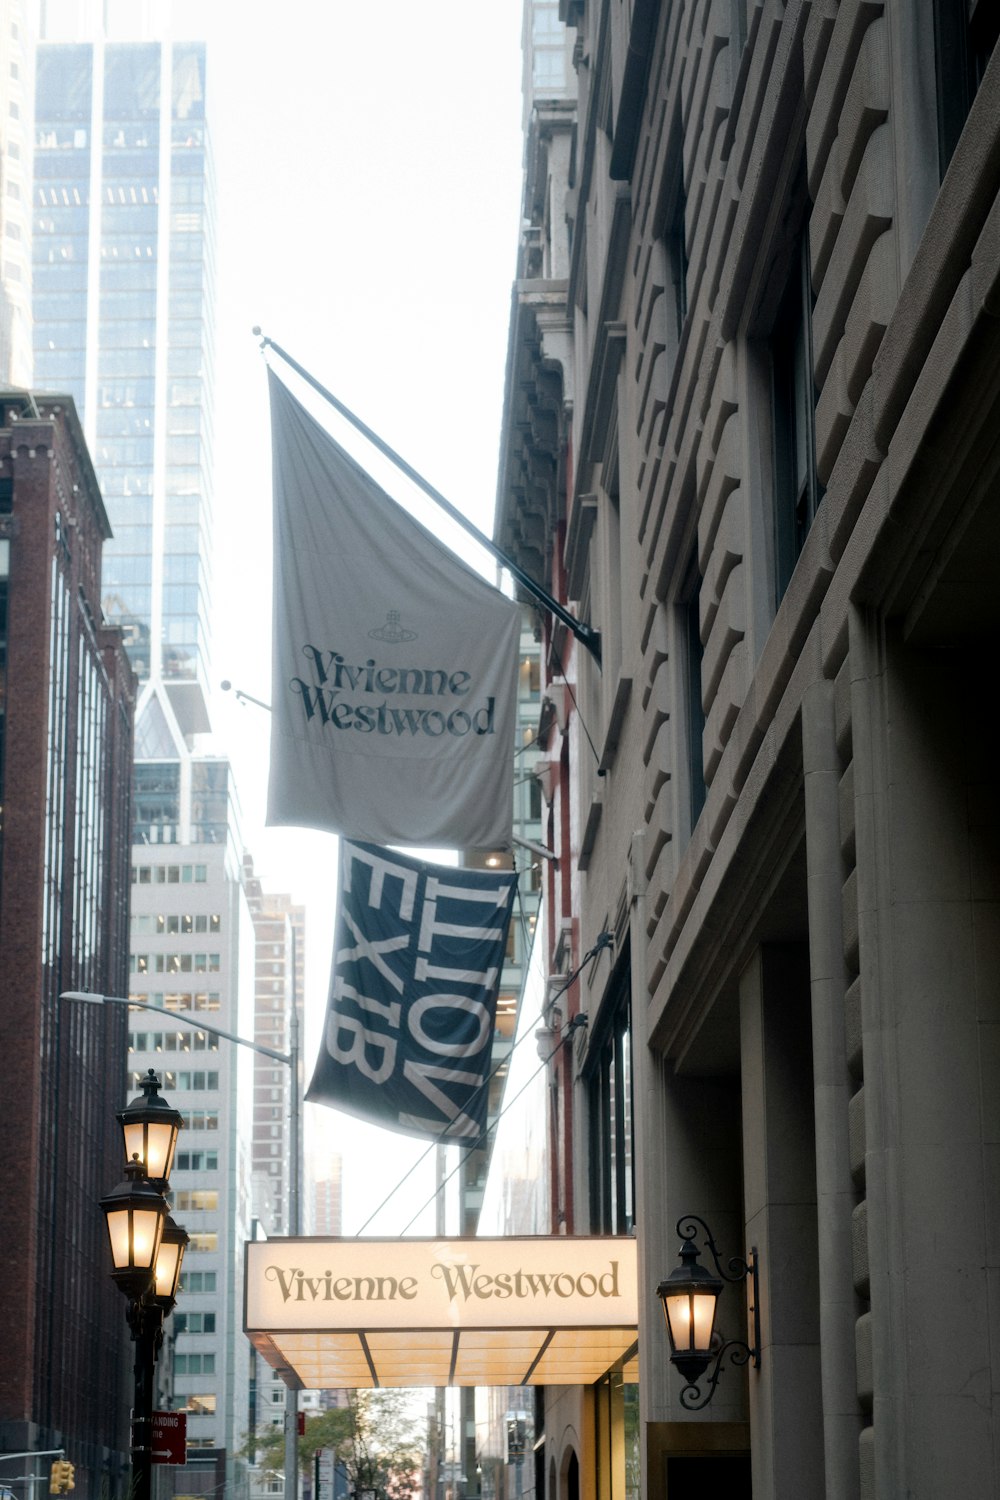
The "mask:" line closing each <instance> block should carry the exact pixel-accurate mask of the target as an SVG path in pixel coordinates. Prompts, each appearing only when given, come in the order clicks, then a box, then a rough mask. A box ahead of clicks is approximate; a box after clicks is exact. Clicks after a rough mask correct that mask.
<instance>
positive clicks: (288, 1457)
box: [59, 990, 302, 1500]
mask: <svg viewBox="0 0 1000 1500" xmlns="http://www.w3.org/2000/svg"><path fill="white" fill-rule="evenodd" d="M59 998H60V1000H84V1001H88V1002H89V1003H90V1004H96V1005H103V1004H109V1005H127V1006H129V1007H130V1008H131V1009H133V1010H152V1011H155V1012H156V1014H157V1015H158V1016H166V1015H168V1014H169V1017H170V1020H171V1023H173V1022H174V1021H181V1022H183V1024H184V1025H185V1026H191V1027H193V1028H194V1029H195V1030H196V1031H208V1032H211V1034H212V1035H213V1036H221V1037H224V1038H225V1040H226V1041H227V1042H235V1043H236V1044H237V1045H238V1046H240V1047H249V1048H250V1050H251V1052H259V1053H260V1054H261V1055H262V1056H263V1057H271V1058H273V1059H274V1060H275V1062H280V1063H284V1064H285V1065H286V1067H290V1068H291V1070H292V1086H291V1091H290V1104H291V1119H290V1121H289V1132H288V1138H289V1154H290V1155H291V1182H290V1184H289V1192H288V1220H289V1228H290V1231H291V1233H292V1234H293V1235H298V1234H300V1233H301V1227H300V1225H301V1211H300V1202H301V1193H300V1175H301V1166H302V1164H301V1161H300V1157H301V1154H302V1147H301V1131H300V1113H301V1101H300V1099H299V1087H300V1084H299V1057H300V1045H299V1016H298V1011H297V1010H296V1007H295V1002H294V999H293V1001H292V1015H291V1020H290V1022H289V1028H288V1036H289V1050H288V1051H287V1052H279V1051H278V1050H277V1049H276V1048H275V1047H265V1046H264V1045H263V1043H262V1042H252V1041H250V1039H249V1037H245V1036H237V1035H236V1033H235V1032H232V1031H223V1029H222V1027H221V1026H210V1025H209V1024H208V1022H207V1021H202V1020H201V1019H200V1018H196V1017H194V1016H187V1015H185V1014H184V1013H183V1011H170V1012H165V1011H164V1010H163V1008H162V1007H161V1006H159V1005H150V1004H149V1002H148V1001H146V1000H133V999H132V998H131V997H130V996H128V995H100V994H97V993H96V992H95V991H90V990H64V991H63V992H62V994H61V995H60V996H59ZM287 1389H288V1396H287V1398H286V1400H285V1500H297V1497H298V1469H299V1428H298V1418H299V1413H298V1404H299V1403H298V1390H297V1389H294V1388H293V1387H291V1386H289V1387H288V1388H287ZM131 1500H150V1497H149V1490H148V1487H147V1490H146V1493H145V1495H144V1496H140V1497H131Z"/></svg>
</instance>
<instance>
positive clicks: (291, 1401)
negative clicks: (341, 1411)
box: [285, 992, 302, 1500]
mask: <svg viewBox="0 0 1000 1500" xmlns="http://www.w3.org/2000/svg"><path fill="white" fill-rule="evenodd" d="M288 1053H289V1064H290V1067H291V1070H292V1086H291V1089H290V1090H289V1104H290V1108H291V1119H290V1120H289V1130H288V1144H289V1155H290V1157H291V1161H290V1163H289V1166H290V1168H291V1172H290V1178H291V1180H290V1182H289V1185H288V1228H289V1232H290V1233H291V1234H292V1235H298V1234H301V1233H302V1223H301V1206H300V1198H299V1165H300V1163H299V1155H300V1150H301V1148H300V1145H299V1140H300V1136H299V1108H300V1105H299V1015H298V1010H297V1008H296V1005H295V996H294V992H293V995H292V1014H291V1018H290V1020H289V1025H288ZM298 1492H299V1392H298V1388H297V1387H296V1386H289V1387H288V1394H287V1396H286V1397H285V1500H298Z"/></svg>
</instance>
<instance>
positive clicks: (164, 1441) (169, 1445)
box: [153, 1411, 187, 1464]
mask: <svg viewBox="0 0 1000 1500" xmlns="http://www.w3.org/2000/svg"><path fill="white" fill-rule="evenodd" d="M153 1462H154V1464H183V1463H187V1412H186V1411H154V1413H153Z"/></svg>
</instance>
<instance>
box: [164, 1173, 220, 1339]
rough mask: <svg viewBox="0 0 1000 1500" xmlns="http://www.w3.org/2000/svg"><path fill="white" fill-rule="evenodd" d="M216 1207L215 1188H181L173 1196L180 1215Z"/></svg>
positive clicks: (216, 1196) (217, 1198) (210, 1210)
mask: <svg viewBox="0 0 1000 1500" xmlns="http://www.w3.org/2000/svg"><path fill="white" fill-rule="evenodd" d="M218 1206H219V1194H218V1190H217V1189H216V1188H182V1189H181V1191H180V1192H177V1193H175V1194H174V1207H175V1208H176V1209H177V1210H178V1212H180V1213H195V1212H202V1211H208V1212H212V1211H214V1210H215V1209H217V1208H218ZM175 1326H176V1325H175Z"/></svg>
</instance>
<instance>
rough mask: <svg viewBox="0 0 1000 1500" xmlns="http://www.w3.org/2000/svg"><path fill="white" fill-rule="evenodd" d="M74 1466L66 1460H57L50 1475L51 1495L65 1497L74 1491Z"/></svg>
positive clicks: (54, 1461)
mask: <svg viewBox="0 0 1000 1500" xmlns="http://www.w3.org/2000/svg"><path fill="white" fill-rule="evenodd" d="M74 1487H75V1486H74V1483H73V1465H72V1464H71V1463H69V1462H68V1460H67V1459H65V1458H56V1459H54V1460H53V1462H52V1469H51V1471H50V1473H49V1494H50V1495H65V1494H66V1492H67V1491H68V1490H71V1489H73V1488H74Z"/></svg>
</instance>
